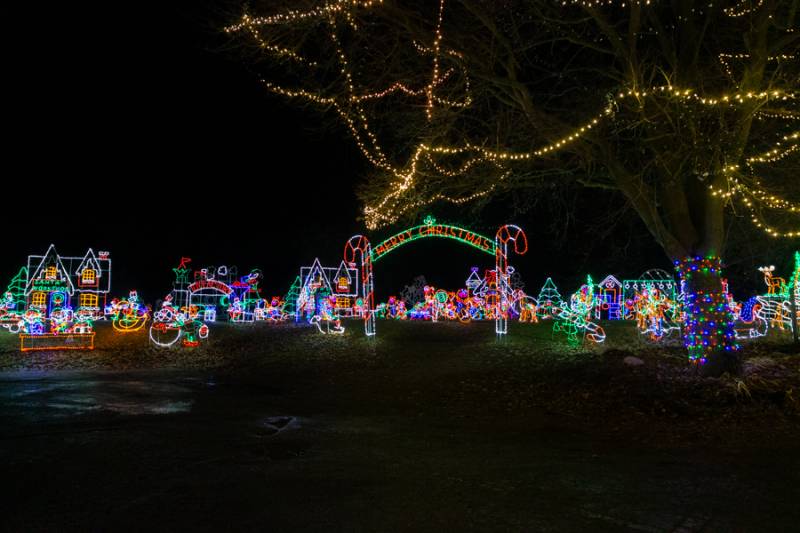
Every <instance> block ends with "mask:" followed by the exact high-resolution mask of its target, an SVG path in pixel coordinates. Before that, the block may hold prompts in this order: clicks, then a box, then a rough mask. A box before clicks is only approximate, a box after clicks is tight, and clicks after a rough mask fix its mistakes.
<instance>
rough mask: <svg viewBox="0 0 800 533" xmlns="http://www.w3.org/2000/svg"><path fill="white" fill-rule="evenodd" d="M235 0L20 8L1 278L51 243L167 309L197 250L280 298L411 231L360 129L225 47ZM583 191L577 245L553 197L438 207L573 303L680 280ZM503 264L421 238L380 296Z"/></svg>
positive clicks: (610, 198) (605, 203) (601, 200)
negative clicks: (304, 105)
mask: <svg viewBox="0 0 800 533" xmlns="http://www.w3.org/2000/svg"><path fill="white" fill-rule="evenodd" d="M235 5H236V4H232V5H229V6H228V7H227V8H225V7H220V5H217V4H215V3H212V2H206V3H203V2H188V1H182V2H167V3H155V2H152V3H149V4H148V3H135V4H131V3H124V4H120V5H117V4H105V5H103V6H102V7H100V6H92V5H88V4H82V3H79V4H60V5H59V6H58V7H55V8H50V7H49V6H48V7H47V8H45V7H38V8H36V10H39V11H38V12H33V11H26V9H30V8H24V7H19V8H18V9H19V12H18V13H15V14H14V17H15V21H16V23H18V24H19V25H20V26H21V29H20V30H18V31H19V34H18V35H16V36H15V45H16V50H17V53H15V54H13V57H12V59H11V68H12V71H13V73H14V75H13V76H9V78H8V79H9V80H11V81H10V83H9V85H10V86H9V87H8V89H10V91H11V97H10V98H9V99H8V100H7V105H8V106H9V108H8V113H7V116H6V120H5V121H4V122H5V124H4V126H5V128H6V132H7V135H6V137H7V138H10V139H9V140H8V141H7V142H6V152H5V153H6V168H7V172H6V176H5V179H4V191H5V194H4V195H3V198H4V207H5V209H4V215H5V221H6V222H5V224H4V240H5V241H6V245H5V247H4V252H3V254H2V261H1V262H0V284H2V285H3V286H5V284H6V283H7V280H9V279H10V278H11V276H13V275H14V274H15V273H16V271H17V269H18V268H19V266H21V265H23V264H24V263H25V261H26V256H27V255H28V254H41V253H43V252H44V251H45V250H46V248H47V245H48V244H49V243H51V242H52V243H54V244H56V247H57V249H58V250H59V252H60V253H62V254H63V255H78V254H83V253H84V252H85V250H86V248H88V247H92V248H94V250H95V251H98V250H108V251H110V252H111V258H112V261H113V269H114V272H113V279H114V281H113V292H114V293H115V295H124V294H127V291H128V290H129V289H130V288H136V289H138V290H139V292H140V294H141V295H143V297H144V298H145V299H146V300H148V301H150V302H152V301H154V300H155V299H157V298H161V297H163V295H165V294H166V293H167V292H169V290H170V287H171V281H172V274H171V270H170V268H171V267H173V266H175V265H176V264H177V262H178V261H179V259H180V257H181V256H188V257H192V258H193V259H194V262H193V266H194V267H196V268H200V267H202V266H207V265H220V264H227V265H233V264H236V265H238V267H239V270H240V272H245V271H249V269H251V268H254V267H257V268H260V269H261V270H262V271H263V273H264V276H265V279H264V282H263V283H262V287H263V288H264V291H263V293H264V296H271V295H276V294H284V293H285V292H286V290H287V288H288V286H289V284H290V283H291V281H292V279H293V278H294V276H295V275H296V274H297V273H298V271H299V268H300V266H302V265H307V264H310V262H311V261H312V260H313V258H314V257H315V256H318V257H320V259H321V260H322V262H323V264H328V265H330V266H336V265H338V263H339V261H340V260H341V255H342V249H343V246H344V243H345V241H346V240H347V238H348V237H349V236H350V235H353V234H355V233H366V234H367V235H368V236H369V237H370V238H371V240H372V242H373V243H376V242H378V241H380V240H381V239H382V238H383V237H386V236H388V235H391V234H393V233H395V232H396V231H397V230H399V229H403V227H405V225H403V226H397V227H393V228H385V229H382V230H379V231H375V232H368V231H366V230H365V228H364V227H363V224H361V223H360V222H359V221H358V220H357V219H358V213H359V209H360V206H359V204H358V201H357V199H356V196H355V190H356V187H357V186H358V184H359V183H360V182H361V181H362V180H363V179H365V176H366V173H367V170H368V169H367V166H366V163H365V161H364V160H363V159H362V157H361V156H360V154H359V153H358V152H357V151H356V149H355V147H354V145H353V143H352V142H351V141H350V139H349V138H348V136H347V133H346V131H344V130H343V129H341V130H336V131H331V130H330V129H327V130H326V129H324V128H321V127H320V126H319V125H320V121H321V119H322V117H321V115H320V114H319V113H317V112H316V111H314V110H310V109H308V110H304V109H297V108H295V107H292V105H291V104H290V103H288V102H286V101H285V100H283V99H281V98H279V97H276V96H273V95H270V94H268V93H266V91H264V90H263V89H262V88H261V87H260V86H259V84H258V82H257V80H256V79H255V77H254V76H253V75H252V74H251V73H250V71H249V70H248V67H247V64H246V62H245V61H243V60H241V59H240V58H238V57H237V56H236V54H234V53H231V52H226V51H222V50H220V48H219V45H220V43H221V40H220V34H219V29H220V28H221V27H222V25H224V23H225V22H226V21H229V20H231V19H230V18H226V17H225V16H224V13H225V10H226V9H228V10H230V11H231V13H235V12H236V11H235V7H233V6H235ZM327 122H330V121H327ZM8 169H13V170H11V171H9V170H8ZM570 195H574V199H571V200H569V201H570V202H571V203H573V204H574V206H575V209H574V212H575V213H577V218H573V219H571V220H570V221H569V222H568V224H569V225H568V229H567V231H566V232H565V233H564V232H561V233H556V232H554V231H553V227H554V225H553V223H552V220H551V219H552V217H553V216H557V215H558V210H557V209H555V208H553V207H552V206H551V205H550V202H549V201H548V198H546V197H543V198H541V201H540V202H539V203H538V204H537V207H536V208H535V209H532V210H528V211H527V212H524V213H519V212H515V211H514V209H513V208H512V207H511V205H512V204H513V203H514V199H513V198H511V197H500V198H497V199H496V200H495V201H494V202H493V203H492V204H490V205H489V206H488V207H487V208H486V209H485V210H484V211H483V212H482V213H481V214H480V218H477V217H476V216H475V214H474V213H472V212H468V211H454V210H452V209H451V210H447V209H444V208H441V207H438V206H434V207H433V208H432V209H431V213H432V214H433V215H434V216H436V217H437V218H438V219H439V220H440V221H447V222H452V223H456V224H458V225H461V226H463V227H466V228H469V229H473V230H476V231H478V232H480V233H483V234H485V235H488V236H493V235H494V232H495V230H496V228H497V227H498V226H499V225H500V224H502V223H504V222H510V223H516V224H518V225H520V226H522V227H523V228H524V229H525V230H526V231H527V233H528V236H529V238H530V240H531V251H530V252H529V253H528V255H527V256H525V257H524V258H521V259H518V260H514V261H513V263H512V264H514V265H515V266H516V267H517V269H518V270H519V271H520V272H521V273H522V275H523V278H524V279H525V281H526V283H527V285H528V288H529V292H531V293H533V294H538V290H539V287H540V286H541V285H542V283H543V282H544V278H545V277H546V276H547V275H552V276H553V277H554V278H555V280H556V283H557V284H558V286H559V288H561V289H562V294H569V293H570V292H572V291H573V290H575V289H577V286H578V285H579V284H580V282H581V280H582V279H583V277H584V276H585V274H586V273H591V274H592V275H593V276H594V277H595V279H596V280H599V279H602V277H604V276H605V275H606V274H608V273H614V274H616V275H617V276H618V277H619V278H620V279H622V278H628V277H636V276H638V275H639V274H640V273H641V272H643V271H644V270H647V269H648V268H654V267H660V268H665V269H668V268H669V262H668V261H667V259H666V257H665V256H664V254H663V253H662V252H661V250H660V249H659V248H658V247H657V246H656V245H655V244H654V243H653V242H652V239H651V238H650V237H649V235H648V233H647V232H646V230H645V228H644V227H643V226H642V224H641V223H640V222H639V221H638V220H637V219H636V217H635V216H633V215H632V214H628V215H626V216H625V217H623V219H622V222H621V224H620V225H619V227H618V229H616V230H615V231H613V232H611V233H610V234H609V235H602V233H603V232H602V231H601V230H600V229H598V228H595V227H593V224H594V223H595V221H596V220H597V219H598V218H601V217H602V216H604V215H605V214H606V213H607V212H608V211H609V210H616V209H619V208H620V207H621V206H624V203H623V200H622V199H621V198H620V197H618V196H616V195H614V194H610V193H598V192H596V191H592V192H591V194H586V193H585V192H582V193H580V194H579V190H578V189H576V190H575V191H569V190H568V191H566V196H567V198H570ZM561 197H564V192H563V191H562V194H561ZM559 224H560V225H561V226H563V224H561V223H559ZM776 259H779V258H774V259H773V261H775V260H776ZM787 261H788V259H787ZM492 263H493V261H492V258H491V257H489V256H487V255H483V254H481V253H478V252H476V251H474V250H472V249H470V248H468V247H464V246H461V245H459V244H457V243H454V242H452V241H449V240H446V239H431V240H428V241H423V242H421V243H417V244H416V245H412V246H407V247H405V248H404V249H403V250H401V251H398V252H393V253H392V254H390V255H389V256H387V258H386V259H384V260H382V261H381V262H380V263H379V264H378V265H377V267H376V271H375V275H376V289H377V296H378V298H379V299H385V298H386V296H388V295H389V294H391V293H396V292H398V291H399V290H400V289H401V288H402V287H403V285H405V284H406V283H407V282H409V281H411V279H412V278H413V277H414V276H416V275H419V274H423V275H425V276H426V277H427V279H428V280H429V282H432V283H435V284H437V285H442V286H446V287H447V288H456V287H457V286H461V284H462V283H463V280H464V279H465V278H466V276H467V275H468V274H469V270H470V267H471V266H473V265H474V266H479V267H481V268H486V267H491V266H493V265H492ZM757 278H758V276H757V273H756V274H755V275H752V276H749V277H747V279H743V280H742V283H745V284H751V285H754V284H755V283H757ZM562 285H563V286H562ZM754 288H757V289H759V287H755V286H754Z"/></svg>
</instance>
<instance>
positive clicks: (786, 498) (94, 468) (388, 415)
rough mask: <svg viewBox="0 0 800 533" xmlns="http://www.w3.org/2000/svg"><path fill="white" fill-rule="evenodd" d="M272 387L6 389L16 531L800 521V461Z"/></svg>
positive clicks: (131, 380)
mask: <svg viewBox="0 0 800 533" xmlns="http://www.w3.org/2000/svg"><path fill="white" fill-rule="evenodd" d="M262 377H263V376H262ZM262 381H263V382H267V381H269V380H268V379H253V376H247V377H241V376H238V377H237V376H224V377H222V378H220V377H217V376H214V375H212V374H208V373H205V374H203V373H197V372H194V373H193V372H177V371H163V370H162V371H146V372H105V373H96V372H95V373H79V372H49V373H35V372H16V373H6V374H3V375H2V377H1V378H0V424H1V425H2V426H1V427H2V433H0V459H2V464H3V479H4V480H5V481H4V484H5V486H6V488H7V489H10V496H11V497H10V498H7V499H6V500H5V501H6V502H7V503H8V507H7V509H8V510H10V511H11V512H10V513H9V512H6V513H5V518H4V525H3V528H4V529H5V530H14V531H32V530H53V529H58V530H80V531H87V530H98V531H99V530H143V529H148V530H152V529H157V530H184V529H199V530H219V529H224V530H229V529H235V530H250V529H264V530H270V531H284V530H297V529H301V530H320V531H321V530H325V531H331V530H342V531H359V530H365V531H373V530H431V531H432V530H437V531H441V530H465V529H466V530H470V529H471V530H509V529H510V530H549V531H578V530H591V531H768V530H772V531H787V530H789V529H787V528H791V526H793V525H794V524H797V523H798V522H797V520H798V510H797V505H796V502H797V500H796V499H795V498H794V496H796V495H797V492H796V487H797V482H798V470H796V469H795V470H793V468H795V467H797V466H798V464H799V463H798V459H797V457H794V458H790V459H789V460H788V461H785V462H782V463H781V462H776V461H774V460H773V458H771V457H769V456H764V455H759V454H757V453H753V454H749V455H746V456H740V455H738V456H737V455H733V456H719V455H711V454H708V453H707V451H703V450H699V451H697V452H692V451H691V450H674V451H669V450H666V451H665V450H660V451H656V450H643V449H638V448H636V447H633V446H628V445H626V443H624V442H609V441H607V440H602V439H598V438H596V437H594V436H593V435H591V434H590V433H587V432H585V431H581V430H580V429H576V428H574V427H570V426H569V424H566V423H565V421H564V420H562V419H560V418H559V417H558V416H555V415H547V414H541V415H539V416H531V415H530V414H528V415H526V416H525V417H524V418H515V417H513V416H502V417H499V416H492V415H487V414H467V415H465V416H458V417H442V416H441V413H440V412H437V410H436V407H435V406H426V405H424V401H421V402H411V403H410V404H409V403H406V402H399V403H398V404H397V405H392V404H391V402H389V403H384V402H382V401H380V400H378V401H376V402H374V403H370V402H369V401H367V400H368V398H369V397H370V395H364V396H362V395H361V394H360V393H358V392H357V391H355V392H354V390H353V389H350V391H349V392H348V393H345V392H344V391H341V390H340V391H339V393H340V394H338V395H337V394H334V392H332V391H335V390H337V389H338V386H336V385H335V384H333V386H331V384H327V385H323V386H316V387H315V386H314V385H313V382H312V381H306V382H304V381H303V380H298V382H297V384H296V386H294V385H293V386H292V387H281V386H280V385H278V386H271V385H265V384H264V383H262ZM373 386H374V387H376V389H375V390H372V392H375V393H377V388H380V385H379V384H376V385H373ZM409 392H410V393H411V394H412V396H413V394H414V391H409ZM351 395H354V396H351ZM342 396H345V397H350V400H344V401H343V400H342V399H341V397H342ZM359 398H360V399H359ZM409 406H411V407H409ZM426 410H430V412H429V413H426V412H425V411H426ZM767 519H769V520H768V521H765V520H767Z"/></svg>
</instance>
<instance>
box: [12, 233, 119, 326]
mask: <svg viewBox="0 0 800 533" xmlns="http://www.w3.org/2000/svg"><path fill="white" fill-rule="evenodd" d="M27 272H28V278H27V280H26V283H25V298H26V302H27V308H28V309H34V310H36V311H39V312H40V313H41V314H42V315H43V316H44V317H46V318H49V317H50V315H51V314H52V312H53V311H54V310H55V309H63V308H70V309H73V310H74V311H75V313H79V314H81V315H83V316H88V317H91V318H93V319H99V318H103V310H104V308H105V305H106V298H107V296H108V293H109V291H110V290H111V259H110V258H109V254H108V252H98V253H97V254H95V253H94V251H93V250H92V249H91V248H89V250H88V251H87V252H86V254H85V255H83V256H80V257H66V256H61V255H59V254H58V252H57V251H56V247H55V246H54V245H52V244H51V245H50V247H49V248H48V249H47V252H45V254H44V255H30V256H28V267H27Z"/></svg>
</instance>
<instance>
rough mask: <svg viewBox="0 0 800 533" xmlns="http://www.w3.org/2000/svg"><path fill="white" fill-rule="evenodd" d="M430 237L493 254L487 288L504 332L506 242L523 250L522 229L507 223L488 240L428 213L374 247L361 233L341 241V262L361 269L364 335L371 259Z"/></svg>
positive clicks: (370, 318)
mask: <svg viewBox="0 0 800 533" xmlns="http://www.w3.org/2000/svg"><path fill="white" fill-rule="evenodd" d="M430 237H440V238H447V239H454V240H456V241H458V242H461V243H464V244H467V245H469V246H471V247H473V248H475V249H477V250H480V251H483V252H484V253H487V254H492V255H494V256H495V270H494V272H495V274H494V281H493V282H492V285H493V287H492V288H491V290H492V292H493V296H492V300H493V305H494V310H493V311H492V313H491V314H492V316H493V318H494V320H495V332H496V333H497V334H498V335H505V334H506V333H507V331H508V326H507V320H508V315H509V312H511V309H512V304H513V301H512V288H511V282H510V278H511V276H512V275H513V272H514V270H513V268H512V267H511V266H510V265H509V264H508V254H509V245H511V248H510V249H511V250H513V251H514V252H515V253H517V254H520V255H521V254H524V253H526V252H527V251H528V240H527V237H526V236H525V233H524V232H523V231H522V229H520V228H519V227H517V226H514V225H510V224H507V225H505V226H502V227H501V228H500V229H499V230H498V231H497V234H496V236H495V239H494V241H491V240H490V239H489V238H488V237H484V236H482V235H480V234H478V233H476V232H474V231H469V230H466V229H464V228H460V227H458V226H453V225H449V224H441V223H437V222H436V220H435V219H434V218H433V217H431V216H428V217H426V218H425V221H424V224H421V225H419V226H414V227H412V228H409V229H408V230H405V231H402V232H400V233H397V234H395V235H393V236H391V237H389V238H388V239H386V240H384V241H382V242H381V243H380V244H378V245H377V246H375V248H373V247H372V245H371V243H370V242H369V239H367V237H365V236H363V235H356V236H354V237H351V238H350V240H348V241H347V243H346V244H345V249H344V261H345V264H347V265H350V267H349V268H356V269H357V270H358V271H359V272H360V273H361V292H360V297H361V300H362V302H363V303H364V307H363V312H362V315H363V317H364V331H365V333H366V334H367V336H372V335H375V313H374V311H375V304H374V296H373V273H372V269H373V263H375V262H377V261H378V260H380V259H381V258H382V257H384V256H385V255H386V254H388V253H389V252H391V251H393V250H396V249H398V248H399V247H401V246H403V245H405V244H408V243H411V242H414V241H416V240H418V239H421V238H430ZM437 318H438V315H434V316H433V317H432V319H433V320H436V319H437Z"/></svg>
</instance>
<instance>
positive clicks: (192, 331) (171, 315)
mask: <svg viewBox="0 0 800 533" xmlns="http://www.w3.org/2000/svg"><path fill="white" fill-rule="evenodd" d="M198 313H199V309H198V308H197V307H196V306H188V307H187V306H184V307H180V308H176V307H174V306H173V302H172V295H167V297H166V298H165V299H164V302H163V303H162V306H161V309H159V310H158V311H156V313H155V315H154V316H153V321H152V323H151V324H150V332H149V336H150V342H152V343H153V344H155V345H156V346H158V347H161V348H169V347H172V346H175V345H176V344H177V343H178V341H180V343H181V346H183V347H186V348H195V347H197V346H199V345H200V341H201V340H205V339H207V338H208V333H209V331H208V326H207V325H206V324H204V323H203V322H201V321H200V320H198Z"/></svg>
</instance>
